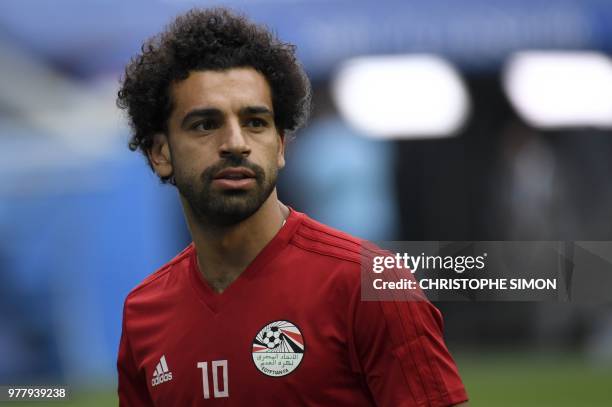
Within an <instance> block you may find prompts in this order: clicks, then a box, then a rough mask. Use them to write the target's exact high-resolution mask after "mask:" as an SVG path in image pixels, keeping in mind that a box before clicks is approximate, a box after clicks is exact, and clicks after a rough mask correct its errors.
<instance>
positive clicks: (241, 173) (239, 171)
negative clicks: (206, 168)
mask: <svg viewBox="0 0 612 407" xmlns="http://www.w3.org/2000/svg"><path fill="white" fill-rule="evenodd" d="M245 178H255V173H254V172H253V171H251V170H249V169H248V168H244V167H238V168H226V169H224V170H221V171H219V172H218V173H217V174H216V175H215V177H214V179H228V180H241V179H245Z"/></svg>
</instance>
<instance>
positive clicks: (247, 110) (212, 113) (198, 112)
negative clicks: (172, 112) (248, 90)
mask: <svg viewBox="0 0 612 407" xmlns="http://www.w3.org/2000/svg"><path fill="white" fill-rule="evenodd" d="M238 114H240V115H241V116H247V115H254V114H265V115H270V116H274V113H273V112H272V110H270V109H268V108H267V107H266V106H247V107H243V108H242V109H240V110H239V111H238ZM221 116H223V112H221V110H219V109H216V108H214V107H211V108H203V109H194V110H192V111H190V112H189V113H187V114H186V115H185V117H183V120H182V121H181V126H182V127H184V126H185V125H186V124H187V122H189V120H191V119H193V118H194V117H199V118H202V117H221Z"/></svg>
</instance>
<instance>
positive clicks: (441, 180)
mask: <svg viewBox="0 0 612 407" xmlns="http://www.w3.org/2000/svg"><path fill="white" fill-rule="evenodd" d="M211 5H225V6H230V7H232V8H234V9H236V10H240V11H243V12H245V13H246V14H248V15H249V16H250V17H251V18H252V19H254V20H255V21H257V22H260V23H264V24H267V25H268V26H270V27H271V28H272V29H273V30H274V31H275V32H277V33H278V35H279V36H280V37H281V38H282V39H284V40H286V41H288V42H292V43H294V44H296V45H297V47H298V54H299V56H300V58H301V60H302V61H303V63H304V65H305V67H306V70H307V71H308V73H309V75H310V77H311V79H312V81H313V85H314V90H315V94H314V103H315V104H314V112H313V118H312V121H311V123H310V125H309V126H308V127H307V128H305V129H304V130H303V131H301V132H299V134H297V137H296V139H295V140H294V141H293V142H292V143H291V145H290V147H289V151H288V166H287V168H286V170H285V171H284V173H283V175H282V180H281V182H280V194H281V198H282V200H283V201H285V202H287V203H289V204H290V205H292V206H293V207H294V208H296V209H298V210H300V211H304V212H307V213H309V214H310V215H311V216H313V217H315V218H317V219H319V220H321V221H323V222H325V223H328V224H330V225H333V226H336V227H338V228H341V229H344V230H346V231H348V232H350V233H353V234H355V235H358V236H360V237H364V238H368V239H372V240H612V221H611V219H612V181H611V177H610V174H612V130H611V129H612V61H611V59H610V52H611V51H612V1H609V0H515V1H504V0H463V1H461V2H456V1H453V0H428V1H425V0H422V1H417V0H397V1H396V0H379V1H376V2H374V1H361V0H352V1H348V0H310V1H309V0H291V1H288V0H251V1H247V0H244V1H238V0H236V1H225V2H216V1H191V0H147V1H144V0H132V1H125V2H124V1H118V0H89V1H86V2H83V1H76V0H58V1H55V2H47V1H34V0H26V1H23V0H3V1H2V2H0V151H1V153H0V154H1V156H2V159H1V160H0V169H1V173H2V183H1V184H0V238H1V240H0V242H1V243H0V384H27V383H46V384H49V383H64V384H68V385H70V386H71V387H72V389H73V393H74V398H73V400H72V401H71V402H70V403H67V404H66V405H70V406H78V405H82V406H108V405H114V404H116V397H115V380H116V373H115V357H116V351H117V346H118V341H119V335H120V330H121V309H122V302H123V299H124V298H125V296H126V294H127V293H128V291H129V290H130V289H131V288H132V287H133V286H135V285H136V284H137V283H138V282H139V281H140V280H142V278H143V277H145V276H146V275H148V274H149V273H151V272H153V271H154V270H155V269H156V268H157V267H158V266H160V265H162V264H163V263H164V262H165V261H167V260H168V259H170V258H171V257H172V256H173V255H174V254H175V253H176V252H178V251H179V250H180V249H181V248H183V247H184V246H185V245H186V244H187V243H188V241H189V237H188V234H187V231H186V229H185V225H184V223H183V220H182V213H181V210H180V207H179V204H178V200H177V199H176V196H175V192H174V190H173V189H172V188H171V187H168V186H160V185H158V182H157V180H156V178H155V177H154V176H153V175H152V174H151V173H150V171H149V169H148V168H147V167H146V165H145V164H144V161H143V158H142V157H141V156H140V155H138V154H133V153H130V152H129V151H128V150H127V146H126V145H127V138H128V129H127V126H126V122H125V120H124V118H123V117H122V115H121V113H120V112H119V111H118V109H117V108H116V107H115V104H114V98H115V94H116V91H117V89H118V78H119V76H120V75H121V72H122V69H123V67H124V65H125V64H126V62H127V61H128V60H129V58H130V57H131V56H132V55H133V54H135V53H136V52H137V51H138V50H139V47H140V44H141V42H142V40H143V39H145V38H146V37H148V36H150V35H152V34H154V33H156V32H158V31H159V30H160V29H161V27H162V26H163V25H164V24H166V23H167V22H169V20H170V19H171V18H172V17H173V16H175V15H177V14H178V13H180V12H182V11H184V10H186V9H188V8H190V7H192V6H211ZM438 306H439V307H440V308H441V309H442V310H443V312H444V313H445V320H446V336H447V340H448V343H449V346H450V348H451V350H452V351H453V353H454V355H455V356H456V359H457V361H458V363H459V368H460V370H461V372H462V374H463V376H464V380H465V382H466V385H467V389H468V393H469V394H470V396H471V399H472V405H473V406H577V405H580V406H606V405H612V393H611V392H610V388H611V385H612V308H611V306H610V304H571V303H570V304H567V303H486V304H485V303H439V304H438ZM21 405H23V406H26V405H28V404H27V403H22V404H21ZM33 405H39V406H40V405H42V403H36V404H33ZM52 405H55V406H57V405H61V403H60V404H57V403H54V404H52Z"/></svg>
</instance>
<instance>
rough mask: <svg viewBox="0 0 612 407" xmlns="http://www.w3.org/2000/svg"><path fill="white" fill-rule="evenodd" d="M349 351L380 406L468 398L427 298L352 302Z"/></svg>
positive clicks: (438, 405) (434, 406)
mask: <svg viewBox="0 0 612 407" xmlns="http://www.w3.org/2000/svg"><path fill="white" fill-rule="evenodd" d="M351 303H352V304H351V310H350V313H351V314H352V315H351V316H349V320H351V321H352V325H351V329H350V330H351V332H350V333H349V339H350V342H351V343H350V345H349V353H350V358H351V364H352V367H353V369H354V370H357V371H359V372H360V373H361V374H362V375H363V376H364V378H365V381H366V383H367V386H368V388H369V390H370V392H371V394H372V397H373V398H374V400H375V401H376V404H377V405H379V406H402V407H409V406H414V407H416V406H428V407H443V406H444V407H446V406H453V405H455V404H459V403H461V402H464V401H466V400H467V399H468V397H467V393H466V391H465V389H464V386H463V384H462V382H461V378H460V377H459V373H458V371H457V367H456V365H455V362H454V361H453V359H452V357H451V355H450V353H449V351H448V349H447V348H446V345H445V343H444V340H443V335H442V327H443V322H442V315H441V313H440V311H439V310H438V309H437V308H435V307H434V306H433V304H431V303H430V302H429V301H427V300H418V301H416V300H406V301H362V300H361V297H360V292H359V290H358V292H356V293H355V294H354V295H353V299H352V302H351Z"/></svg>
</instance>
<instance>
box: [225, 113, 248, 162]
mask: <svg viewBox="0 0 612 407" xmlns="http://www.w3.org/2000/svg"><path fill="white" fill-rule="evenodd" d="M222 137H223V140H222V142H221V145H220V146H219V155H220V156H221V157H227V156H231V155H235V156H242V157H248V156H249V154H251V147H250V146H249V143H248V141H247V139H246V137H245V135H244V133H243V131H242V127H241V126H240V123H239V122H238V120H229V121H228V123H227V125H226V128H225V131H223V132H222Z"/></svg>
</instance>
